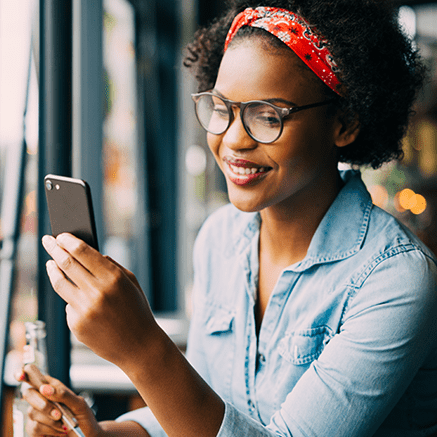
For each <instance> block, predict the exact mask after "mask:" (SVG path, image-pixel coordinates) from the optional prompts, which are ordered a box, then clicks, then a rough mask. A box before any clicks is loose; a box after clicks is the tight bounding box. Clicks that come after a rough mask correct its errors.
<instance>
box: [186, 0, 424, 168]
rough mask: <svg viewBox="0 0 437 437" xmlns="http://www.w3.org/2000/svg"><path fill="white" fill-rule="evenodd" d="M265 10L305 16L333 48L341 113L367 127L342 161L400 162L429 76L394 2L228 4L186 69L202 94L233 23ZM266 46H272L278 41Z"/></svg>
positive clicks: (199, 36) (236, 0)
mask: <svg viewBox="0 0 437 437" xmlns="http://www.w3.org/2000/svg"><path fill="white" fill-rule="evenodd" d="M258 6H271V7H278V8H284V9H287V10H289V11H292V12H295V13H298V14H299V15H301V16H302V17H303V18H304V19H305V20H306V21H307V22H308V23H309V24H310V25H311V26H312V27H313V26H314V27H315V29H316V32H318V33H319V35H320V36H323V38H324V39H326V40H327V41H328V42H329V50H330V52H331V53H332V55H333V57H334V59H335V61H336V63H337V65H338V67H339V70H340V74H339V78H340V81H341V86H342V88H341V95H342V97H341V98H340V99H339V102H338V105H339V106H340V108H341V109H342V110H343V111H344V113H345V114H353V117H356V116H358V119H359V122H360V134H359V135H358V137H357V139H356V140H355V141H354V142H353V143H352V144H350V145H349V146H347V147H342V148H339V161H340V162H344V163H349V164H352V165H354V166H361V165H370V166H372V167H373V168H378V167H379V166H381V165H382V164H383V163H384V162H388V161H391V160H392V159H400V158H401V157H402V155H403V154H402V138H403V137H404V135H405V133H406V130H407V127H408V123H409V118H410V116H411V114H412V113H413V110H412V107H413V104H414V101H415V98H416V96H417V93H418V91H419V89H420V88H421V86H422V84H423V81H424V78H425V74H426V69H425V67H424V65H423V64H422V62H421V60H420V56H419V54H418V52H417V50H416V49H415V47H414V44H412V42H411V41H410V40H409V38H408V37H406V36H405V34H404V33H403V31H402V29H401V28H400V25H399V22H398V20H397V13H396V9H395V8H394V7H393V6H392V5H391V3H389V2H388V1H383V0H353V1H351V0H265V1H256V0H228V2H227V9H226V12H225V13H224V14H223V15H222V16H220V17H218V18H217V19H215V20H214V21H213V22H212V23H211V24H210V25H209V26H207V27H204V28H201V29H199V30H198V31H197V32H196V34H195V36H194V41H193V42H192V43H191V44H189V45H188V47H187V53H186V56H185V59H184V65H185V66H186V67H188V68H190V69H191V70H192V71H193V72H194V74H195V77H196V79H197V81H198V88H199V91H205V90H208V89H211V88H213V87H214V84H215V81H216V78H217V73H218V69H219V66H220V62H221V59H222V57H223V47H224V43H225V39H226V35H227V32H228V30H229V28H230V25H231V23H232V20H233V19H234V18H235V16H236V15H237V14H238V13H239V12H241V11H243V10H244V9H245V8H247V7H251V8H256V7H258ZM243 29H244V28H243ZM243 29H241V30H243ZM263 32H264V33H265V35H269V34H268V33H267V32H265V31H263ZM246 34H247V32H246ZM242 35H243V36H241V35H240V36H239V37H243V38H244V32H243V33H242ZM269 37H270V35H269ZM266 41H267V43H269V44H272V41H271V39H270V38H267V37H266ZM277 41H278V44H283V43H282V42H280V41H279V40H277ZM284 46H285V45H284ZM326 89H327V90H328V91H327V92H331V93H332V91H331V90H329V88H328V87H326Z"/></svg>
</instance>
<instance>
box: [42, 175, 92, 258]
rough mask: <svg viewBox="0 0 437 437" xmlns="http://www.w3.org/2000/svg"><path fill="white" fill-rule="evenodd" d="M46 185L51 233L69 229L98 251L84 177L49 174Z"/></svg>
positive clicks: (57, 233)
mask: <svg viewBox="0 0 437 437" xmlns="http://www.w3.org/2000/svg"><path fill="white" fill-rule="evenodd" d="M44 185H45V192H46V198H47V206H48V210H49V217H50V225H51V228H52V235H53V236H54V237H56V236H58V235H59V234H61V233H63V232H69V233H70V234H73V235H74V236H76V237H77V238H80V239H81V240H83V241H85V243H87V244H89V245H90V246H92V247H94V248H95V249H96V250H99V249H98V243H97V234H96V225H95V220H94V211H93V206H92V200H91V190H90V188H89V186H88V184H87V183H86V182H85V181H83V180H81V179H74V178H69V177H65V176H57V175H47V176H46V177H45V178H44Z"/></svg>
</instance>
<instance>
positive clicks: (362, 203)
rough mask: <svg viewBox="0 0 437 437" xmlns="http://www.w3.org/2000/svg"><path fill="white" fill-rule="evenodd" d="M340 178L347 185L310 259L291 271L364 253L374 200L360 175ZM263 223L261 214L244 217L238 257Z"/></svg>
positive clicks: (238, 227)
mask: <svg viewBox="0 0 437 437" xmlns="http://www.w3.org/2000/svg"><path fill="white" fill-rule="evenodd" d="M340 175H341V177H342V179H343V181H344V182H345V185H344V186H343V188H342V190H341V191H340V193H339V194H338V196H337V197H336V199H335V200H334V202H333V203H332V205H331V206H330V208H329V210H328V212H327V213H326V214H325V216H324V217H323V219H322V221H321V223H320V224H319V226H318V228H317V230H316V232H315V234H314V236H313V238H312V240H311V243H310V246H309V248H308V252H307V255H306V256H305V258H304V259H303V260H302V261H300V262H298V263H296V264H293V265H292V266H290V267H289V268H288V269H289V270H293V271H303V270H307V269H308V268H310V267H312V266H313V265H315V264H321V263H328V262H333V261H338V260H341V259H345V258H348V257H350V256H353V255H354V254H356V253H357V252H358V251H359V250H360V248H361V246H362V244H363V241H364V238H365V236H366V233H367V229H368V224H369V218H370V212H371V210H372V206H373V204H372V200H371V197H370V195H369V193H368V191H367V189H366V186H365V185H364V183H363V182H362V180H361V175H360V172H359V171H354V170H346V171H341V172H340ZM346 211H347V216H346V215H345V212H346ZM260 223H261V218H260V215H259V213H246V214H242V216H240V218H239V220H238V225H236V226H235V229H234V231H235V232H234V240H233V241H235V243H236V247H235V249H236V252H237V253H240V254H241V253H242V252H244V251H245V250H246V249H247V246H248V244H249V243H250V241H251V240H252V239H253V238H254V237H255V236H257V235H258V232H259V227H260ZM229 249H230V248H229ZM232 251H233V250H232Z"/></svg>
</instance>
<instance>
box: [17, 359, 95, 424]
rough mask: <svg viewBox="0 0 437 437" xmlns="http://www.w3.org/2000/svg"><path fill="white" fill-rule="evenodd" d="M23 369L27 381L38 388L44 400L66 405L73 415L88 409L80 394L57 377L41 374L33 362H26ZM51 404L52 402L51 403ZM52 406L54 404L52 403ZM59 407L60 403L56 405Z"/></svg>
mask: <svg viewBox="0 0 437 437" xmlns="http://www.w3.org/2000/svg"><path fill="white" fill-rule="evenodd" d="M24 371H25V372H26V374H27V378H28V380H29V382H30V383H31V384H32V385H33V386H34V387H36V388H37V389H38V390H39V393H40V395H42V396H43V398H44V399H45V400H46V401H47V400H49V401H52V402H57V403H61V404H63V405H64V406H67V408H68V409H69V410H71V412H72V413H73V415H76V414H84V412H85V411H87V410H88V407H87V405H86V402H85V400H84V399H83V398H82V397H81V396H77V395H76V394H75V393H74V392H73V391H72V390H70V389H69V388H68V387H67V386H66V385H64V384H63V383H62V382H61V381H59V380H58V379H56V378H53V377H51V376H49V375H43V374H42V373H41V372H40V370H39V369H38V367H36V366H35V365H34V364H26V366H24ZM29 403H30V402H29ZM51 405H53V404H52V403H51ZM53 407H55V406H54V405H53ZM61 407H62V405H61V406H58V405H56V409H58V408H61ZM45 411H47V410H45ZM60 416H61V415H60ZM60 416H59V418H60ZM52 417H55V415H54V414H52ZM56 417H57V415H56Z"/></svg>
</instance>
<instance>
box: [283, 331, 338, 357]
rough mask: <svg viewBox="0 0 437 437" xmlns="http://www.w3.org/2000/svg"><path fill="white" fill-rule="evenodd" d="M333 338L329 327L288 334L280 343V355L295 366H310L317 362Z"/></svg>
mask: <svg viewBox="0 0 437 437" xmlns="http://www.w3.org/2000/svg"><path fill="white" fill-rule="evenodd" d="M331 338H332V332H331V330H330V329H329V328H328V327H327V326H319V327H317V328H311V329H305V330H300V331H293V332H288V333H286V334H285V337H284V338H283V339H282V340H281V341H280V342H279V345H278V352H279V354H280V355H281V356H282V357H283V358H284V359H286V360H287V361H289V362H290V363H292V364H294V365H304V364H309V363H311V362H312V361H314V360H316V359H317V358H318V357H319V356H320V354H321V353H322V351H323V349H324V348H325V346H326V344H327V343H328V342H329V340H330V339H331Z"/></svg>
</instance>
